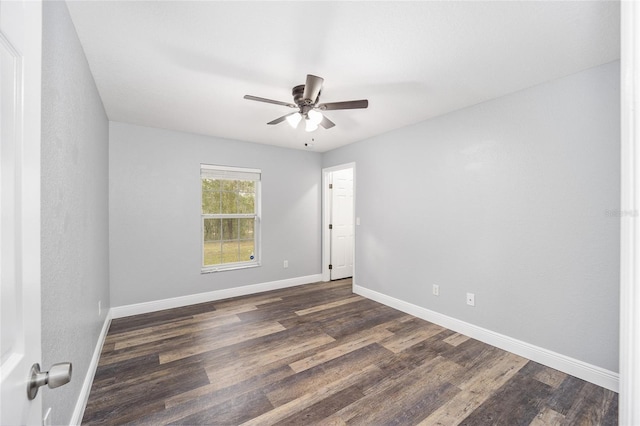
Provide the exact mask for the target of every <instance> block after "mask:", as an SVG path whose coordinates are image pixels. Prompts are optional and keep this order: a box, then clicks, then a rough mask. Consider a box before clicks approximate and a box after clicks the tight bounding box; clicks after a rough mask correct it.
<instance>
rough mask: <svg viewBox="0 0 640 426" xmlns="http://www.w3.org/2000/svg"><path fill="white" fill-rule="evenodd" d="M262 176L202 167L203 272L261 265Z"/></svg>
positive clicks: (248, 172)
mask: <svg viewBox="0 0 640 426" xmlns="http://www.w3.org/2000/svg"><path fill="white" fill-rule="evenodd" d="M260 174H261V171H260V170H258V169H242V168H237V167H223V166H210V165H206V164H201V165H200V178H201V179H200V180H201V182H202V272H214V271H222V270H228V269H238V268H246V267H251V266H259V265H260V238H259V237H260Z"/></svg>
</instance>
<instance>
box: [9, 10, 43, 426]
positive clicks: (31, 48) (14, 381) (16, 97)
mask: <svg viewBox="0 0 640 426" xmlns="http://www.w3.org/2000/svg"><path fill="white" fill-rule="evenodd" d="M41 34H42V4H41V2H40V1H34V0H19V1H18V0H12V1H0V159H1V161H0V211H1V212H2V213H1V216H0V282H1V287H0V288H1V297H0V303H1V309H2V314H1V322H0V333H1V334H0V337H1V340H0V353H1V355H0V383H1V385H0V392H1V393H0V424H3V425H5V424H11V425H14V424H15V425H18V424H42V420H41V416H42V400H41V397H40V396H38V397H36V398H35V399H34V400H33V401H29V400H28V398H27V379H28V375H29V370H30V368H31V365H33V364H34V363H36V362H40V357H41V349H40V334H41V322H40V315H41V314H40V139H41V136H40V115H41V112H40V90H41V50H42V47H41Z"/></svg>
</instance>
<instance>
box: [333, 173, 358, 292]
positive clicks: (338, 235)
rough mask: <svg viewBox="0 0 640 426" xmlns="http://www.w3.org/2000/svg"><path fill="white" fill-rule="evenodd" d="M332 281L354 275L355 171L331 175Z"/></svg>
mask: <svg viewBox="0 0 640 426" xmlns="http://www.w3.org/2000/svg"><path fill="white" fill-rule="evenodd" d="M331 185H332V189H330V193H331V230H330V233H331V266H332V269H331V279H332V280H337V279H341V278H347V277H351V276H352V275H353V243H354V238H353V236H354V227H353V225H354V224H353V219H354V217H353V169H351V168H348V169H343V170H337V171H334V172H332V173H331Z"/></svg>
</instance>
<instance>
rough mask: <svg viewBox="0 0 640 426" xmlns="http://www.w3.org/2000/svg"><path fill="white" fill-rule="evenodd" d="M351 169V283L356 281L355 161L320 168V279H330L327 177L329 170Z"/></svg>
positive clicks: (329, 206)
mask: <svg viewBox="0 0 640 426" xmlns="http://www.w3.org/2000/svg"><path fill="white" fill-rule="evenodd" d="M345 169H353V223H354V228H353V257H352V259H353V277H352V282H353V285H355V283H356V233H357V225H356V163H354V162H351V163H346V164H340V165H338V166H332V167H326V168H324V169H322V281H325V282H326V281H329V280H331V273H330V272H329V263H330V257H331V251H330V247H331V234H330V233H329V232H328V231H329V221H330V209H331V197H330V195H329V184H330V183H331V182H329V178H330V176H331V172H337V171H339V170H345Z"/></svg>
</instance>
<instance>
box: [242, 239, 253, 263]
mask: <svg viewBox="0 0 640 426" xmlns="http://www.w3.org/2000/svg"><path fill="white" fill-rule="evenodd" d="M254 252H255V248H254V244H253V240H240V261H241V262H251V261H252V260H254V259H255V255H254Z"/></svg>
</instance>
